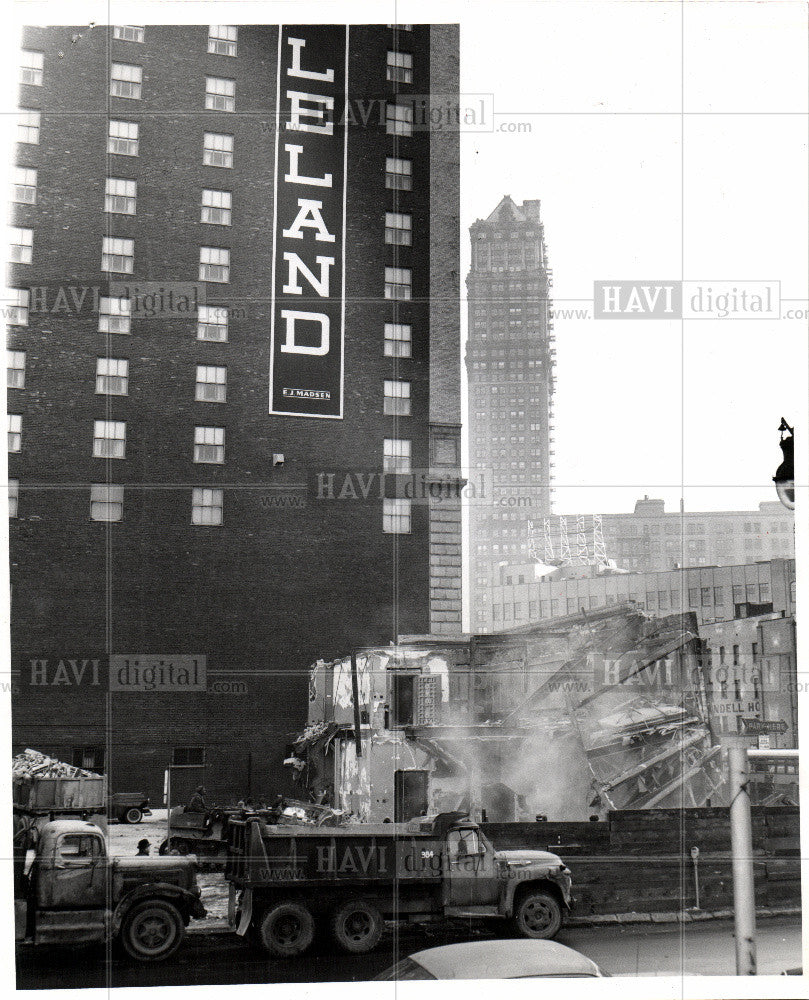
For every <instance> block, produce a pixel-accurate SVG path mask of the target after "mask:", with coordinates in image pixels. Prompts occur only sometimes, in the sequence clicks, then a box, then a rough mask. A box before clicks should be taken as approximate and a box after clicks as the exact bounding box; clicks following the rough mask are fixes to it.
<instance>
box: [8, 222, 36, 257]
mask: <svg viewBox="0 0 809 1000" xmlns="http://www.w3.org/2000/svg"><path fill="white" fill-rule="evenodd" d="M33 256H34V230H33V229H19V228H17V227H16V226H12V227H11V229H10V231H9V260H10V261H11V263H12V264H30V263H31V259H32V258H33Z"/></svg>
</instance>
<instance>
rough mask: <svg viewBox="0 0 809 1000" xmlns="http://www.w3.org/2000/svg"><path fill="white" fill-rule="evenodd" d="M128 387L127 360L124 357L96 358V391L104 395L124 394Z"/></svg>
mask: <svg viewBox="0 0 809 1000" xmlns="http://www.w3.org/2000/svg"><path fill="white" fill-rule="evenodd" d="M128 389H129V362H128V361H127V360H126V358H98V359H97V361H96V392H97V393H101V394H103V395H105V396H125V395H126V394H127V391H128Z"/></svg>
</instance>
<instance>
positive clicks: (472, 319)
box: [466, 196, 555, 629]
mask: <svg viewBox="0 0 809 1000" xmlns="http://www.w3.org/2000/svg"><path fill="white" fill-rule="evenodd" d="M470 235H471V240H472V267H471V270H470V272H469V276H468V278H467V286H468V294H469V340H468V344H467V351H466V368H467V374H468V381H469V472H470V483H471V484H472V486H473V487H474V489H475V499H474V500H473V502H472V504H471V507H470V538H471V559H470V577H471V606H472V609H473V620H472V628H473V629H477V628H478V623H477V622H476V621H475V609H476V608H477V607H478V606H479V604H480V601H481V600H482V598H483V595H484V594H486V593H487V591H488V588H489V587H490V586H491V585H492V583H493V582H494V581H495V580H496V579H497V573H498V567H499V564H500V563H501V562H504V561H505V562H509V563H515V562H520V561H524V559H525V558H526V555H527V552H528V537H527V534H526V518H527V517H532V518H538V517H541V516H542V515H544V514H547V513H548V512H549V510H550V480H551V470H552V467H553V463H552V455H553V451H552V446H551V430H552V424H551V422H550V421H551V400H552V396H553V388H554V377H553V369H554V354H555V351H554V348H553V335H552V332H551V331H552V329H553V322H552V314H551V311H550V298H549V294H550V287H551V285H552V276H551V274H552V273H551V271H550V270H549V268H548V260H547V253H546V248H545V234H544V228H543V225H542V222H541V220H540V203H539V202H538V201H525V202H523V203H522V205H517V204H515V203H514V201H512V199H511V198H510V197H508V196H506V197H504V198H503V199H502V200H501V201H500V203H499V204H498V205H497V207H496V208H495V209H494V211H493V212H492V213H491V214H490V215H489V216H488V217H487V218H486V219H478V220H477V222H475V223H474V225H473V226H472V227H471V229H470Z"/></svg>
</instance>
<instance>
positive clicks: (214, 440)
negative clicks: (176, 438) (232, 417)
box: [194, 427, 225, 465]
mask: <svg viewBox="0 0 809 1000" xmlns="http://www.w3.org/2000/svg"><path fill="white" fill-rule="evenodd" d="M194 461H195V462H203V463H206V464H210V465H222V463H223V462H224V461H225V428H224V427H195V428H194Z"/></svg>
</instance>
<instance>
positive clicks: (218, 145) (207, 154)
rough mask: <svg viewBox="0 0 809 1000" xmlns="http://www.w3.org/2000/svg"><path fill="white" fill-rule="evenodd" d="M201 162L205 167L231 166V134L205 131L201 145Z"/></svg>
mask: <svg viewBox="0 0 809 1000" xmlns="http://www.w3.org/2000/svg"><path fill="white" fill-rule="evenodd" d="M202 162H203V165H204V166H207V167H232V166H233V136H232V135H221V134H220V133H218V132H206V133H205V138H204V140H203V145H202Z"/></svg>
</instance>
